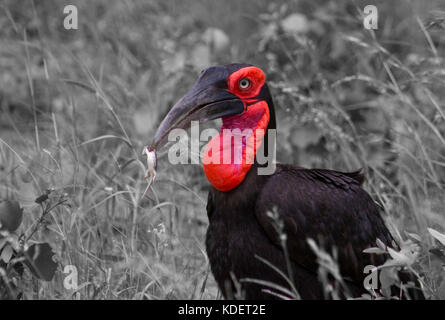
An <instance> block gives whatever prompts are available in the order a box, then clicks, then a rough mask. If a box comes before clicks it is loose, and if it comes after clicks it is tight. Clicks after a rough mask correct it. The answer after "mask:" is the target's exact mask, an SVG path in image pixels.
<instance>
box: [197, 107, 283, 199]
mask: <svg viewBox="0 0 445 320" xmlns="http://www.w3.org/2000/svg"><path fill="white" fill-rule="evenodd" d="M270 116H271V114H270V112H269V106H268V103H267V102H266V101H263V100H262V101H259V102H257V103H255V104H252V105H250V106H249V107H248V108H247V110H246V111H245V112H243V113H242V114H239V115H234V116H229V117H225V118H223V124H222V126H221V130H220V133H219V135H217V136H215V137H213V138H212V139H211V140H210V142H209V143H208V144H207V148H206V151H205V153H204V164H203V168H204V173H205V175H206V177H207V180H209V182H210V183H211V184H212V185H213V187H215V188H216V189H217V190H220V191H229V190H232V189H234V188H236V187H237V186H238V185H239V184H240V183H241V182H242V181H243V180H244V178H245V176H246V174H247V172H248V171H249V170H250V168H251V167H252V165H253V163H254V160H255V155H256V153H257V151H258V149H259V148H260V146H261V143H262V142H263V138H264V136H265V134H266V129H267V128H268V125H269V120H270ZM273 116H274V115H273ZM273 120H274V122H275V118H274V119H273Z"/></svg>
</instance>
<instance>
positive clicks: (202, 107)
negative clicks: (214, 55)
mask: <svg viewBox="0 0 445 320" xmlns="http://www.w3.org/2000/svg"><path fill="white" fill-rule="evenodd" d="M228 76H229V73H228V71H227V69H226V68H225V67H224V66H216V67H211V68H208V69H206V70H205V71H204V72H202V73H201V76H200V77H199V79H198V81H197V82H196V84H195V85H194V86H193V88H192V89H190V91H189V92H187V94H185V95H184V96H183V97H182V98H181V99H180V100H179V101H178V102H177V103H176V104H175V105H174V106H173V108H172V109H171V110H170V112H169V113H168V114H167V116H166V117H165V118H164V120H163V121H162V123H161V124H160V126H159V128H158V130H157V131H156V134H155V138H154V140H153V142H152V143H151V145H150V147H149V150H150V151H154V150H157V149H158V148H160V147H162V146H163V145H164V144H165V142H166V141H167V138H168V134H169V133H170V132H171V131H172V130H173V129H176V128H181V129H187V128H188V127H190V124H191V121H200V122H205V121H210V120H214V119H218V118H222V117H226V116H230V115H235V114H240V113H242V112H243V111H244V104H243V102H242V101H241V100H240V99H239V98H238V97H237V96H235V95H233V94H232V93H230V92H229V91H228V90H227V84H226V79H227V77H228Z"/></svg>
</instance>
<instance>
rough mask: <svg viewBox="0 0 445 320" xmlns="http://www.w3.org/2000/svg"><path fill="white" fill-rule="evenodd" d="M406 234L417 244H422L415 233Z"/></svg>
mask: <svg viewBox="0 0 445 320" xmlns="http://www.w3.org/2000/svg"><path fill="white" fill-rule="evenodd" d="M406 234H407V235H408V236H409V237H410V238H412V239H414V240H416V241H417V242H422V238H421V237H420V236H419V235H418V234H417V233H410V232H406Z"/></svg>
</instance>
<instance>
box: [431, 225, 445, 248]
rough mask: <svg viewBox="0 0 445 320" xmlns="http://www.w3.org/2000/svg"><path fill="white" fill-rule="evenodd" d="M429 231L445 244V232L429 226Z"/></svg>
mask: <svg viewBox="0 0 445 320" xmlns="http://www.w3.org/2000/svg"><path fill="white" fill-rule="evenodd" d="M428 231H429V232H430V234H431V235H432V236H433V238H434V239H436V240H437V241H439V242H440V243H441V244H442V245H444V246H445V234H442V233H440V232H439V231H437V230H434V229H432V228H428Z"/></svg>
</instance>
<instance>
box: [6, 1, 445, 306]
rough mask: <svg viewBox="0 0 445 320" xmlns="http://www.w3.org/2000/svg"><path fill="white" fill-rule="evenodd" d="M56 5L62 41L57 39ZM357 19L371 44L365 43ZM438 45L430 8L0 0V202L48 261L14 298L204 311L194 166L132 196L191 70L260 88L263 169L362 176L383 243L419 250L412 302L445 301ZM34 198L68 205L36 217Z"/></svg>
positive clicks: (211, 290) (209, 287)
mask: <svg viewBox="0 0 445 320" xmlns="http://www.w3.org/2000/svg"><path fill="white" fill-rule="evenodd" d="M68 4H74V5H76V6H77V8H78V14H79V29H78V30H65V29H64V28H63V18H64V14H63V8H64V6H65V5H68ZM368 4H374V5H376V6H377V8H378V9H379V28H378V30H374V31H372V30H365V29H364V28H363V24H362V19H363V8H364V7H365V5H368ZM444 30H445V4H444V3H443V1H440V0H434V1H433V0H431V1H421V0H418V1H414V0H413V1H407V0H406V1H402V0H397V1H372V0H369V1H352V0H341V1H321V0H315V1H314V0H311V1H309V0H299V1H292V0H286V1H266V0H259V1H237V0H226V1H216V0H214V1H213V0H212V1H206V0H194V1H192V0H184V1H180V0H177V1H173V0H166V1H155V0H152V1H142V0H141V1H105V0H96V1H86V0H78V1H56V0H46V1H25V0H19V1H17V0H2V1H0V130H1V131H0V200H16V201H18V202H19V203H20V204H21V206H22V207H23V208H24V213H23V223H22V225H21V226H20V228H19V229H18V231H17V232H16V233H12V234H9V235H8V237H9V238H8V239H10V240H8V241H10V242H11V243H14V241H15V240H17V237H18V235H19V234H22V233H26V234H29V233H30V231H31V230H32V229H33V227H34V226H35V225H36V223H37V224H38V225H39V228H38V230H37V232H35V233H33V236H32V238H31V239H30V244H31V243H33V242H36V243H40V242H47V243H50V244H51V247H52V249H53V250H54V251H55V252H56V257H57V261H58V262H59V269H58V271H57V272H56V274H55V278H54V279H53V280H52V281H49V282H42V281H40V280H38V279H35V278H34V277H32V276H31V274H30V273H28V272H27V271H25V272H24V274H21V275H20V274H13V275H12V276H11V277H13V278H14V279H13V281H12V282H11V283H13V284H14V287H15V288H16V289H17V290H16V291H14V293H20V294H21V296H22V297H23V298H24V299H36V298H37V299H48V298H56V299H70V298H80V299H104V298H106V299H117V298H119V299H143V298H144V299H145V298H149V299H165V298H167V299H177V298H183V299H188V298H192V299H207V298H212V299H213V298H216V297H218V296H219V295H218V293H217V288H216V285H215V283H214V280H213V278H212V276H211V273H210V270H209V266H208V261H207V258H206V255H205V248H204V236H205V230H206V228H207V223H208V222H207V217H206V213H205V201H206V199H207V197H206V192H207V190H208V183H207V181H206V180H205V178H204V177H203V174H202V170H201V168H200V167H199V166H191V165H187V166H171V165H169V164H168V162H167V161H163V160H162V158H161V159H160V160H159V168H158V169H159V171H158V175H157V177H158V178H157V181H156V184H155V185H154V187H153V191H152V192H150V193H149V194H148V197H146V198H144V199H141V198H140V196H141V194H142V192H143V190H144V188H145V181H144V172H143V168H142V166H141V164H142V163H141V162H140V160H141V154H140V153H141V150H142V147H143V146H144V145H146V144H148V143H149V142H150V141H151V139H152V137H153V134H154V132H155V130H156V128H157V125H158V124H159V123H160V121H161V120H162V118H163V117H164V116H165V114H166V113H167V112H168V110H169V108H170V107H171V106H172V105H173V104H174V102H175V101H176V100H177V99H178V98H180V97H181V95H182V94H184V93H185V92H186V90H187V89H188V88H189V87H190V86H191V85H192V84H193V82H194V81H195V80H196V78H197V75H198V74H199V72H200V71H201V70H202V69H203V68H206V67H208V66H210V65H214V64H226V63H231V62H246V63H251V64H255V65H258V66H259V67H261V68H263V70H265V72H266V74H267V77H268V81H269V84H270V87H271V89H272V94H273V97H274V100H275V105H276V109H277V121H278V161H279V162H289V163H295V164H299V165H302V166H308V167H323V168H331V169H337V170H355V169H357V168H360V167H363V168H365V172H366V175H367V183H366V189H367V190H368V191H369V192H370V193H371V195H372V196H373V197H374V199H375V200H376V201H378V202H379V203H380V204H381V205H382V206H383V207H384V208H385V219H386V220H387V221H388V224H389V225H390V226H391V227H392V229H393V232H394V234H395V235H396V237H397V238H398V239H399V240H400V241H401V242H403V241H406V240H407V239H411V240H412V241H414V242H415V243H417V245H418V246H419V248H420V249H421V250H420V253H419V255H418V256H416V259H415V261H414V262H413V267H414V268H415V269H416V270H417V271H418V272H419V275H420V276H421V277H422V279H423V281H424V284H425V286H426V291H427V294H428V296H431V297H432V298H436V299H437V298H445V281H444V279H443V276H444V271H443V263H444V250H443V249H444V246H443V245H441V244H440V242H437V241H436V240H434V239H433V238H432V237H431V235H430V233H428V231H427V228H428V227H430V228H433V229H435V230H438V231H440V232H442V233H443V232H444V231H445V212H444V209H443V208H444V205H445V201H444V197H443V194H444V192H443V191H444V187H445V184H444V183H445V90H444V87H445V64H444V52H445V32H444ZM164 159H165V158H164ZM46 190H53V193H55V194H58V195H59V194H62V195H63V197H64V198H66V199H67V201H68V204H69V205H63V206H57V207H55V208H54V209H53V210H51V211H50V212H49V213H48V214H47V215H45V217H44V219H40V217H41V216H40V214H41V206H40V205H39V204H37V203H35V202H34V200H35V199H36V198H37V197H39V196H42V195H45V194H46V193H47V192H48V191H46ZM48 201H50V200H48ZM14 239H15V240H14ZM402 239H403V241H402ZM0 249H1V248H0ZM67 265H74V266H76V268H77V269H78V274H79V289H78V290H77V291H72V290H66V289H65V288H64V286H63V279H64V277H65V276H66V274H64V273H63V269H64V266H67ZM0 294H2V291H0ZM4 294H5V295H6V296H8V293H4ZM10 297H13V296H11V293H10ZM14 297H15V296H14ZM14 297H13V298H14Z"/></svg>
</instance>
